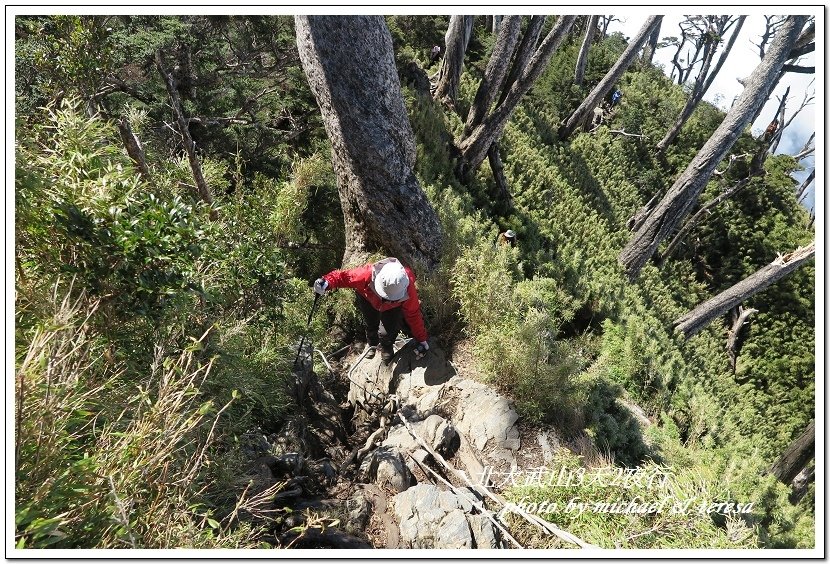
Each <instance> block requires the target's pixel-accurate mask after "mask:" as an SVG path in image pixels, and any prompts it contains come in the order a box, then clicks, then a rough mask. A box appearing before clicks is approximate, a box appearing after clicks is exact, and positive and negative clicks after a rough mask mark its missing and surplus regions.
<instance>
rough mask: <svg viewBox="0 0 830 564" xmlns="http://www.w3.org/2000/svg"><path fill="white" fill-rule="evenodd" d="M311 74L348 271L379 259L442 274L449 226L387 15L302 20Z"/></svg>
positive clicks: (300, 33)
mask: <svg viewBox="0 0 830 564" xmlns="http://www.w3.org/2000/svg"><path fill="white" fill-rule="evenodd" d="M295 27H296V31H297V47H298V49H299V52H300V60H301V62H302V66H303V70H304V71H305V73H306V76H307V77H308V81H309V84H310V86H311V90H312V92H313V93H314V96H315V97H316V99H317V103H318V104H319V106H320V110H321V112H322V115H323V124H324V126H325V128H326V133H327V135H328V137H329V140H330V141H331V145H332V163H333V165H334V171H335V174H336V176H337V185H338V189H339V192H340V203H341V205H342V208H343V219H344V222H345V228H346V251H345V253H344V255H343V265H344V266H345V267H349V266H355V265H358V264H361V263H364V262H366V261H367V260H368V259H369V256H370V255H371V254H372V253H382V254H386V255H394V256H396V257H398V258H399V259H400V260H401V261H403V262H404V263H407V264H411V265H415V264H420V265H422V266H424V267H426V268H429V269H431V268H434V267H435V266H436V265H437V264H438V261H439V259H440V251H441V238H442V237H441V227H440V225H439V223H438V218H437V216H436V214H435V211H434V210H433V209H432V206H431V205H430V204H429V202H428V201H427V199H426V196H425V195H424V193H423V191H422V190H421V187H420V185H419V184H418V181H417V179H416V178H415V174H414V172H413V167H414V164H415V139H414V136H413V133H412V127H411V126H410V123H409V119H408V117H407V114H406V108H405V107H404V102H403V96H402V95H401V86H400V81H399V79H398V73H397V70H396V69H395V60H394V56H393V52H392V38H391V36H390V34H389V30H388V29H387V27H386V24H385V23H384V20H383V18H382V17H381V16H296V17H295Z"/></svg>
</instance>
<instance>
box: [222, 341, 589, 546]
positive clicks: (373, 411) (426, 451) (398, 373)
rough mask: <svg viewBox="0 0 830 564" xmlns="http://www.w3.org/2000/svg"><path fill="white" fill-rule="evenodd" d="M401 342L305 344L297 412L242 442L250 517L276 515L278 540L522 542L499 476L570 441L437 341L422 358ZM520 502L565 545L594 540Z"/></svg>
mask: <svg viewBox="0 0 830 564" xmlns="http://www.w3.org/2000/svg"><path fill="white" fill-rule="evenodd" d="M396 349H397V351H398V352H397V353H396V355H395V357H394V358H393V359H392V361H391V362H390V363H389V364H388V365H387V364H385V363H383V362H382V361H381V359H380V355H376V356H375V358H372V359H368V358H365V351H363V352H361V353H360V354H356V353H353V352H352V351H351V348H350V347H346V349H341V351H338V353H335V354H334V355H331V358H327V357H326V356H324V355H323V353H322V352H320V351H318V350H315V351H312V349H311V348H310V347H307V348H306V349H305V355H304V363H302V368H301V369H300V370H298V371H296V372H295V374H294V376H295V382H294V390H293V393H294V394H295V397H296V398H297V399H298V400H299V403H300V405H301V406H302V409H301V410H300V413H297V414H296V416H295V417H294V418H293V419H292V420H290V421H288V422H287V423H286V424H285V425H284V426H283V428H282V429H281V431H280V432H279V433H276V434H273V435H270V436H263V435H262V434H257V433H251V434H249V435H246V436H245V437H243V438H244V439H245V440H244V444H243V453H244V455H245V456H246V457H248V458H249V459H250V461H251V463H250V472H249V476H247V477H245V479H246V480H248V481H251V480H252V481H251V482H250V485H249V486H248V489H247V490H246V494H247V499H246V500H244V501H243V502H241V503H240V510H239V512H238V513H239V518H240V519H251V520H255V521H265V522H268V523H270V528H271V530H272V531H273V533H274V538H273V539H272V541H271V542H273V544H274V545H276V546H281V547H293V548H489V549H493V548H521V544H520V543H519V542H518V541H517V540H516V539H515V538H514V537H513V536H512V535H511V533H510V531H509V526H508V525H507V520H506V514H507V513H509V512H510V510H509V509H508V507H509V506H508V504H507V502H506V501H505V500H504V499H503V498H501V496H500V495H499V491H500V489H501V486H503V485H504V484H503V483H500V482H503V480H501V479H500V478H499V477H503V476H507V475H509V472H510V470H511V469H514V470H515V469H517V468H522V469H529V468H538V467H541V466H543V465H545V464H547V463H549V462H550V461H551V460H552V459H553V453H554V451H555V449H556V448H557V447H558V446H559V439H558V438H557V436H556V435H555V434H554V433H553V431H552V430H540V429H534V428H531V427H529V426H524V425H522V424H521V422H520V420H519V416H518V414H517V413H516V411H515V409H514V407H513V404H512V402H511V401H510V400H509V399H508V398H506V397H504V396H502V395H500V394H499V393H497V392H496V391H495V390H493V389H492V388H490V387H489V386H486V385H484V384H482V383H480V382H477V381H475V380H472V379H470V378H465V377H464V376H463V375H462V374H459V372H458V371H457V370H456V368H455V366H454V365H453V363H452V362H451V361H449V360H448V359H447V358H446V357H445V355H444V353H443V352H442V351H441V350H440V349H438V348H436V347H433V348H431V349H430V350H429V352H428V354H427V355H426V357H424V358H423V359H420V360H416V359H415V357H414V354H413V352H412V350H411V348H410V347H409V346H408V344H404V343H398V345H397V346H396ZM312 354H315V355H316V356H317V357H318V358H322V359H323V360H324V362H325V364H326V366H327V369H328V374H327V375H326V376H324V377H322V378H320V377H318V376H317V374H315V373H314V371H313V370H312V363H311V355H312ZM338 354H339V355H344V356H342V358H337V357H338ZM336 398H345V401H342V402H338V401H337V399H336ZM510 507H511V508H512V511H513V512H518V514H519V518H521V519H525V520H526V521H527V522H529V523H531V524H532V525H533V526H534V527H535V528H538V529H539V532H540V533H541V534H544V535H553V536H554V537H557V538H558V539H559V541H560V543H561V546H563V547H573V548H576V547H579V546H588V545H587V544H586V543H584V542H583V541H581V540H579V539H578V538H575V537H573V536H572V535H570V534H568V533H567V532H566V531H562V530H560V529H558V528H557V527H556V526H555V525H553V524H551V523H548V522H546V521H544V520H542V519H540V518H539V517H537V516H535V515H531V514H527V513H524V512H523V511H522V510H521V509H519V508H517V507H516V506H510Z"/></svg>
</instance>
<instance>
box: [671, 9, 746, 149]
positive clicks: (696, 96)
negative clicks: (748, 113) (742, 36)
mask: <svg viewBox="0 0 830 564" xmlns="http://www.w3.org/2000/svg"><path fill="white" fill-rule="evenodd" d="M744 20H746V16H740V17H739V18H738V21H737V23H736V25H735V31H733V32H732V35H731V36H730V38H729V42H728V43H727V44H726V46H725V47H724V49H723V52H721V55H720V58H718V62H717V64H715V68H713V69H712V71H711V72H709V67H710V66H711V64H712V60H713V59H714V56H715V51H716V49H717V43H716V42H715V40H714V39H711V40H710V42H713V44H711V45H710V46H709V48H708V50H707V51H706V54H705V55H704V57H703V66H702V67H701V69H700V74H698V76H697V79H696V80H695V84H694V87H693V88H692V92H691V94H690V95H689V97H688V98H687V99H686V105H685V106H683V110H681V112H680V115H679V116H677V119H676V120H675V122H674V125H672V127H671V129H669V130H668V131H667V132H666V134H665V135H664V136H663V139H661V140H660V142H659V143H657V153H658V154H663V153H665V152H666V149H667V148H668V147H669V145H671V144H672V143H674V140H675V139H676V138H677V136H678V134H679V133H680V130H681V129H683V126H684V125H685V124H686V122H687V121H688V120H689V118H690V117H691V115H692V114H693V113H694V111H695V109H696V108H697V106H698V105H699V104H700V101H701V100H702V99H703V96H705V95H706V92H707V91H708V90H709V87H710V86H711V85H712V82H713V81H714V80H715V77H716V76H717V75H718V72H720V69H721V67H723V63H724V61H726V57H727V56H729V52H730V51H731V50H732V46H733V45H734V44H735V39H737V37H738V33H739V32H740V31H741V28H742V27H743V25H744Z"/></svg>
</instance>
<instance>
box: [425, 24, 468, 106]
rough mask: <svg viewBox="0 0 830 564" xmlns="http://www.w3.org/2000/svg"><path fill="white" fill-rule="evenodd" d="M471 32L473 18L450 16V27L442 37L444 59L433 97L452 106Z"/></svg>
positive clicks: (456, 97) (456, 94) (456, 95)
mask: <svg viewBox="0 0 830 564" xmlns="http://www.w3.org/2000/svg"><path fill="white" fill-rule="evenodd" d="M472 32H473V16H451V17H450V25H449V27H448V28H447V33H446V34H445V35H444V43H445V45H446V46H445V48H444V58H443V59H441V67H440V68H439V69H438V84H437V85H436V86H435V92H434V94H433V95H434V97H435V99H436V100H441V101H444V102H447V103H450V104H452V105H455V101H456V100H457V99H458V83H459V82H460V81H461V71H462V70H463V69H464V53H465V52H466V51H467V43H468V42H469V41H470V35H471V34H472Z"/></svg>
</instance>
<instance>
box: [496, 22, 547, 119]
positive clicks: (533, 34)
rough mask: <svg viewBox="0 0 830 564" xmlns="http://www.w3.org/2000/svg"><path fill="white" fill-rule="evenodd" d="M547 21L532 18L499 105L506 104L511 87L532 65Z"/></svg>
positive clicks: (517, 52) (506, 81)
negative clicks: (531, 62)
mask: <svg viewBox="0 0 830 564" xmlns="http://www.w3.org/2000/svg"><path fill="white" fill-rule="evenodd" d="M546 19H547V16H530V21H529V22H528V23H527V29H525V32H524V35H522V42H521V43H520V44H519V49H518V50H517V51H516V57H515V58H514V59H513V65H512V66H511V67H510V72H509V73H508V74H507V79H506V80H505V81H504V83H505V87H504V88H503V89H502V91H501V95H500V96H499V101H498V103H499V104H501V103H502V102H504V100H505V98H507V94H508V93H509V92H510V87H511V86H512V85H513V84H514V83H515V82H516V81H517V80H519V77H520V76H522V73H523V72H524V70H525V69H526V68H527V65H528V64H529V63H530V59H531V58H532V57H533V54H534V53H535V52H536V46H537V45H538V44H539V36H540V35H541V34H542V26H544V25H545V20H546Z"/></svg>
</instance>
